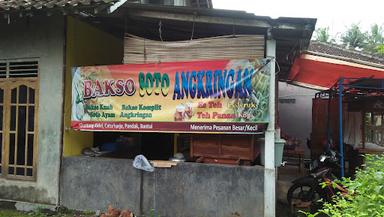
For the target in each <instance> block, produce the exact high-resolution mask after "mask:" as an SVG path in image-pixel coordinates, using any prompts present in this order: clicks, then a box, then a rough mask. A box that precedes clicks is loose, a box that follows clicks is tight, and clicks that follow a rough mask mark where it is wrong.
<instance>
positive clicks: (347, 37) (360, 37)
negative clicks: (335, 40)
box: [341, 24, 367, 48]
mask: <svg viewBox="0 0 384 217" xmlns="http://www.w3.org/2000/svg"><path fill="white" fill-rule="evenodd" d="M341 41H342V42H343V44H344V45H345V46H347V47H350V48H364V47H365V46H366V45H367V33H363V32H362V31H361V29H360V27H359V26H358V25H357V24H352V25H351V26H350V27H349V28H348V29H347V31H346V32H345V33H344V34H343V35H342V36H341Z"/></svg>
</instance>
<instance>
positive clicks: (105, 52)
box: [63, 17, 123, 156]
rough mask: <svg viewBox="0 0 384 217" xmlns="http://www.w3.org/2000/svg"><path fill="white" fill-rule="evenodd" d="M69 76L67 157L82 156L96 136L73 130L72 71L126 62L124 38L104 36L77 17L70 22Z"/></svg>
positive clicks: (67, 46) (65, 118)
mask: <svg viewBox="0 0 384 217" xmlns="http://www.w3.org/2000/svg"><path fill="white" fill-rule="evenodd" d="M66 34H67V35H66V37H67V39H66V66H67V67H66V74H65V99H64V100H65V102H64V138H63V143H64V147H63V152H64V153H63V154H64V156H73V155H79V154H81V150H82V149H83V148H85V147H90V146H92V144H93V133H92V132H78V131H74V130H72V129H71V91H72V67H74V66H86V65H111V64H119V63H121V62H122V59H123V38H117V37H114V36H113V35H111V34H109V33H106V32H103V31H102V30H100V29H98V28H95V27H94V26H91V25H89V24H87V23H85V22H83V21H80V20H78V19H76V18H73V17H68V18H67V33H66Z"/></svg>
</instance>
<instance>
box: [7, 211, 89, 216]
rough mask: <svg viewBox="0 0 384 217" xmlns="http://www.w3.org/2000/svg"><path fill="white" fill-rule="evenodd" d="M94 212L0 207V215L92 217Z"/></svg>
mask: <svg viewBox="0 0 384 217" xmlns="http://www.w3.org/2000/svg"><path fill="white" fill-rule="evenodd" d="M93 216H94V213H90V212H89V213H87V212H78V211H72V210H59V211H57V212H55V211H50V210H44V209H38V210H36V211H33V212H21V211H17V210H9V209H0V217H93Z"/></svg>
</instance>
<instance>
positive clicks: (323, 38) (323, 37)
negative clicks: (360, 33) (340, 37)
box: [315, 27, 335, 43]
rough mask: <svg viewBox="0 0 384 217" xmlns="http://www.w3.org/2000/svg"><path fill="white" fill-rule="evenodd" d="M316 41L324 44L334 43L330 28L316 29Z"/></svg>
mask: <svg viewBox="0 0 384 217" xmlns="http://www.w3.org/2000/svg"><path fill="white" fill-rule="evenodd" d="M315 40H316V41H319V42H323V43H333V42H334V41H335V40H334V39H333V38H331V35H330V34H329V27H320V28H318V29H316V31H315Z"/></svg>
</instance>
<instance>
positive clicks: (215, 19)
mask: <svg viewBox="0 0 384 217" xmlns="http://www.w3.org/2000/svg"><path fill="white" fill-rule="evenodd" d="M127 14H128V15H129V16H132V17H144V18H152V19H164V20H175V21H184V22H185V21H187V22H198V23H210V24H223V25H234V26H251V27H259V28H271V27H272V26H271V25H270V23H269V22H267V21H263V20H257V19H239V18H230V17H219V16H206V15H198V14H197V13H195V14H181V13H171V12H160V11H148V10H147V11H146V10H129V12H128V13H127Z"/></svg>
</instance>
